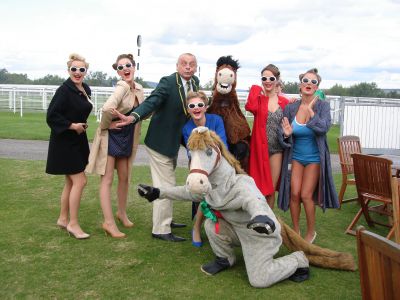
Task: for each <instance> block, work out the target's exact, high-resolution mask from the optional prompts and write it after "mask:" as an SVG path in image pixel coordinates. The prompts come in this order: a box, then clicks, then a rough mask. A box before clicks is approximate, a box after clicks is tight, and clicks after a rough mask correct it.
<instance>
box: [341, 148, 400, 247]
mask: <svg viewBox="0 0 400 300" xmlns="http://www.w3.org/2000/svg"><path fill="white" fill-rule="evenodd" d="M352 157H353V164H354V176H355V179H356V188H357V195H358V201H359V203H360V206H361V208H360V210H359V211H358V212H357V214H356V216H355V217H354V219H353V221H352V222H351V223H350V225H349V226H348V227H347V229H346V233H349V234H353V235H355V232H354V230H353V228H354V226H355V225H356V224H357V222H358V220H359V219H360V217H361V215H364V217H365V220H366V221H367V223H368V225H369V226H374V224H379V225H383V226H387V227H389V228H390V230H389V234H388V235H387V236H386V238H387V239H390V238H391V237H392V236H393V235H394V237H395V241H396V242H397V243H400V223H399V219H400V209H399V187H398V179H397V178H395V177H392V161H391V160H388V159H385V158H381V157H377V156H372V155H364V154H357V153H355V154H353V155H352ZM371 201H377V202H380V204H381V205H377V206H372V205H370V202H371ZM370 212H376V213H379V214H383V215H387V216H389V221H388V223H385V222H382V221H380V220H378V219H376V218H374V219H372V218H371V216H370Z"/></svg>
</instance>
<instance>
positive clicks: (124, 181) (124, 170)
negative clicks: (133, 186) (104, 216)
mask: <svg viewBox="0 0 400 300" xmlns="http://www.w3.org/2000/svg"><path fill="white" fill-rule="evenodd" d="M128 164H129V160H128V158H117V159H116V167H117V173H118V190H117V195H118V212H117V218H118V219H119V220H120V221H121V222H122V224H123V225H124V226H125V227H132V226H133V223H132V222H131V221H129V219H128V216H127V215H126V204H127V199H128V192H129V174H128V172H129V165H128Z"/></svg>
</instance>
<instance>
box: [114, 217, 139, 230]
mask: <svg viewBox="0 0 400 300" xmlns="http://www.w3.org/2000/svg"><path fill="white" fill-rule="evenodd" d="M115 217H116V218H117V220H118V221H119V222H120V223H121V224H122V225H123V226H124V227H125V228H132V227H133V226H135V224H133V223H132V222H131V221H129V219H128V218H127V219H126V221H125V222H124V221H123V220H122V219H121V218H120V217H119V216H118V214H115Z"/></svg>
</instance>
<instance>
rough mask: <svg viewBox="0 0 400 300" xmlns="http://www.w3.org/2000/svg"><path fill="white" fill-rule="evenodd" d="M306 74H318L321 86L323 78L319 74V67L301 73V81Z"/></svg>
mask: <svg viewBox="0 0 400 300" xmlns="http://www.w3.org/2000/svg"><path fill="white" fill-rule="evenodd" d="M306 74H314V75H315V76H317V80H318V86H319V84H320V83H321V81H322V78H321V76H320V75H319V74H318V69H317V68H312V69H310V70H308V71H307V72H305V73H302V74H300V75H299V79H300V82H301V80H302V79H303V77H304V76H305V75H306Z"/></svg>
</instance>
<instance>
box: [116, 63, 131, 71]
mask: <svg viewBox="0 0 400 300" xmlns="http://www.w3.org/2000/svg"><path fill="white" fill-rule="evenodd" d="M134 66H135V63H133V64H131V63H127V64H124V65H118V66H117V70H119V71H122V70H123V69H124V67H126V68H127V69H129V68H130V67H134Z"/></svg>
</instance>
